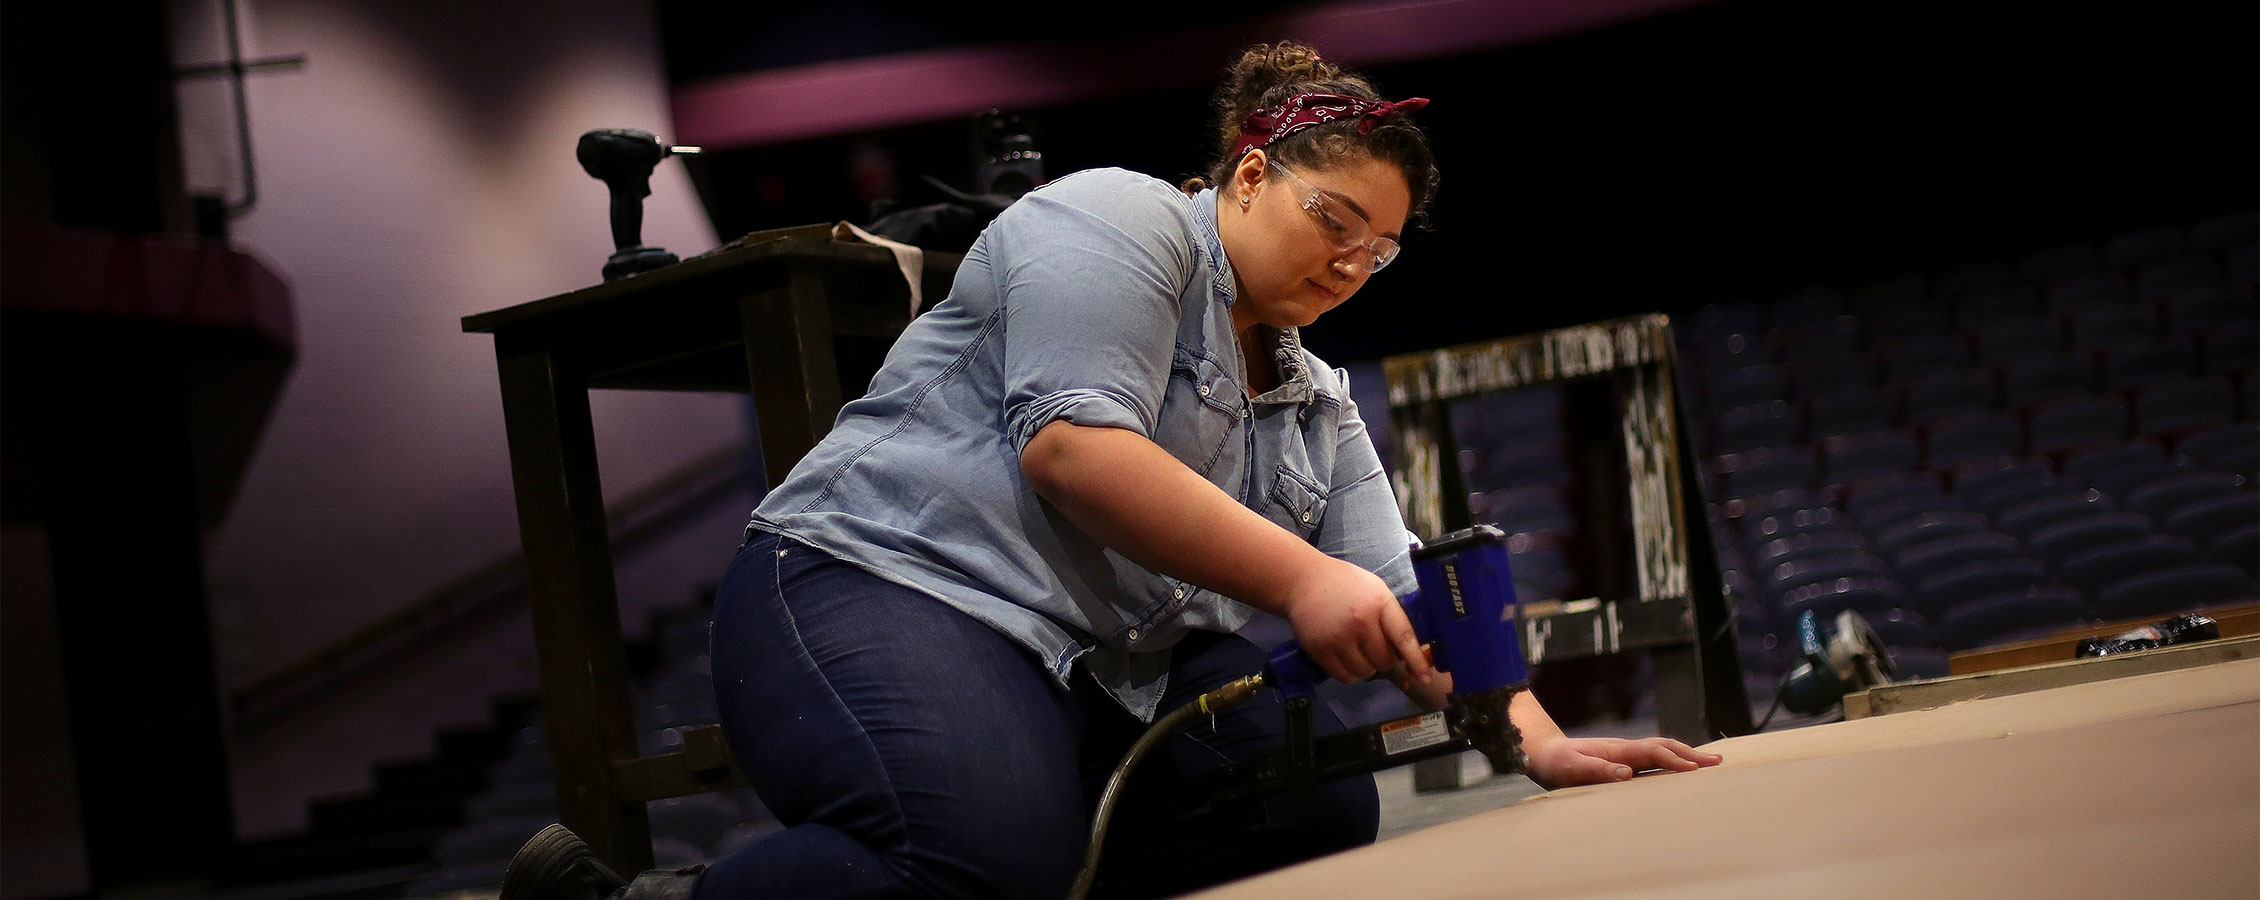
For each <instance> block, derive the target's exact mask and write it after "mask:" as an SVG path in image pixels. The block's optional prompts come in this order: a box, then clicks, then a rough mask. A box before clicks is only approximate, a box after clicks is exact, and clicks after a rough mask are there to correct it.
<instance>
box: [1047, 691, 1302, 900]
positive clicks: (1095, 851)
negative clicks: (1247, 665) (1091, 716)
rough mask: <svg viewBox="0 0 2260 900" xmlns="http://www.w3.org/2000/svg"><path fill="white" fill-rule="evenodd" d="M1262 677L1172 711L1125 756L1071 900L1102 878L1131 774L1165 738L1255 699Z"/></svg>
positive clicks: (1102, 800)
mask: <svg viewBox="0 0 2260 900" xmlns="http://www.w3.org/2000/svg"><path fill="white" fill-rule="evenodd" d="M1263 681H1264V678H1263V676H1262V675H1250V676H1248V677H1246V678H1242V679H1240V680H1238V681H1234V682H1231V683H1229V684H1226V685H1225V686H1223V687H1220V688H1217V689H1216V690H1213V691H1210V692H1208V693H1206V694H1202V695H1201V696H1200V697H1199V698H1198V699H1196V700H1194V701H1193V702H1191V703H1187V704H1185V705H1184V706H1180V707H1178V708H1176V709H1175V710H1172V711H1171V712H1170V713H1169V714H1168V715H1166V716H1162V717H1161V718H1160V719H1156V720H1155V721H1154V724H1153V726H1152V727H1149V728H1147V729H1146V733H1145V734H1142V735H1139V736H1138V740H1137V742H1136V743H1133V744H1131V745H1130V750H1129V752H1127V753H1124V754H1122V762H1121V763H1118V764H1116V765H1115V767H1114V774H1112V775H1110V776H1108V777H1107V780H1106V790H1105V791H1103V792H1101V793H1100V794H1099V806H1098V809H1097V811H1095V812H1093V813H1091V843H1090V846H1089V847H1087V848H1086V849H1084V851H1083V870H1082V871H1081V872H1078V873H1076V875H1075V887H1074V888H1072V889H1070V890H1069V891H1068V892H1067V900H1083V897H1084V895H1086V894H1089V893H1090V892H1091V882H1092V881H1093V880H1095V879H1097V878H1098V875H1099V851H1100V850H1101V849H1102V848H1103V846H1104V845H1105V842H1106V826H1107V820H1108V819H1110V818H1112V817H1113V816H1114V804H1115V802H1116V801H1118V800H1120V799H1121V796H1122V785H1123V784H1124V783H1125V782H1127V781H1129V780H1130V770H1131V769H1134V768H1136V767H1137V765H1138V763H1139V762H1140V761H1141V760H1143V759H1145V757H1146V754H1147V753H1149V752H1151V751H1152V750H1153V748H1154V747H1155V746H1156V745H1158V744H1160V743H1161V741H1162V739H1163V738H1166V737H1168V736H1170V735H1171V734H1174V733H1176V731H1177V730H1178V729H1180V728H1183V727H1185V723H1186V722H1188V721H1191V720H1193V719H1197V718H1200V717H1201V716H1208V715H1215V714H1216V713H1217V712H1218V711H1220V710H1224V709H1228V708H1230V707H1233V706H1236V705H1239V703H1240V702H1241V701H1243V700H1246V699H1248V698H1249V697H1253V696H1255V693H1256V688H1259V687H1262V686H1263Z"/></svg>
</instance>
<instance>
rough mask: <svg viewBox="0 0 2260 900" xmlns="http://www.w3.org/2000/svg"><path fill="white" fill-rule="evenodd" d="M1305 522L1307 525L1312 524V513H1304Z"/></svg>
mask: <svg viewBox="0 0 2260 900" xmlns="http://www.w3.org/2000/svg"><path fill="white" fill-rule="evenodd" d="M1303 524H1305V525H1308V524H1310V513H1304V514H1303Z"/></svg>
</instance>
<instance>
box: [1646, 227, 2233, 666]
mask: <svg viewBox="0 0 2260 900" xmlns="http://www.w3.org/2000/svg"><path fill="white" fill-rule="evenodd" d="M2256 259H2260V217H2255V216H2254V215H2253V214H2251V213H2244V214H2239V215H2231V216H2220V217H2214V218H2210V219H2207V220H2204V221H2201V222H2197V223H2194V224H2192V225H2191V226H2190V227H2188V228H2164V229H2147V230H2144V231H2138V232H2128V233H2125V234H2120V235H2115V236H2112V237H2110V238H2107V239H2105V240H2103V241H2100V242H2097V243H2094V244H2078V245H2069V246H2063V247H2053V248H2049V249H2046V250H2042V251H2038V252H2035V253H2031V254H2027V255H2024V256H2023V257H2020V258H2017V259H2012V260H2001V261H1992V262H1983V263H1976V264H1971V265H1967V266H1960V267H1956V268H1954V269H1949V270H1945V271H1941V272H1936V273H1929V274H1927V275H1915V276H1907V277H1901V278H1894V279H1890V280H1887V281H1882V282H1871V283H1868V284H1865V285H1860V286H1857V287H1853V288H1851V289H1849V290H1843V289H1833V288H1826V287H1822V288H1813V289H1808V290H1804V291H1799V292H1797V293H1794V294H1790V295H1787V296H1784V297H1781V298H1778V299H1776V300H1775V301H1773V302H1771V303H1765V304H1757V303H1752V304H1739V305H1731V306H1723V305H1722V306H1716V307H1711V308H1707V309H1705V310H1703V311H1701V312H1700V313H1699V314H1697V315H1695V316H1693V317H1690V318H1688V319H1686V320H1684V321H1682V322H1681V323H1679V331H1678V336H1679V343H1680V351H1681V361H1682V366H1681V375H1682V378H1681V383H1682V386H1683V390H1684V391H1685V396H1686V397H1687V400H1688V408H1689V410H1690V412H1691V415H1692V417H1693V419H1692V421H1691V423H1690V427H1691V428H1692V429H1693V436H1694V438H1695V440H1696V443H1697V445H1698V453H1699V455H1700V456H1701V457H1702V459H1703V464H1702V466H1701V470H1702V477H1703V480H1704V484H1703V488H1704V491H1705V495H1706V496H1707V497H1708V498H1709V499H1710V500H1711V505H1712V530H1713V533H1714V536H1715V538H1716V541H1715V542H1716V544H1717V546H1718V549H1719V561H1720V565H1721V568H1722V570H1723V571H1724V572H1725V574H1726V576H1727V579H1728V583H1729V588H1730V591H1731V592H1732V593H1733V595H1734V597H1735V598H1736V603H1737V607H1738V620H1739V622H1740V625H1741V629H1742V633H1743V637H1744V650H1745V662H1746V663H1748V664H1749V665H1751V666H1752V667H1759V668H1770V669H1778V668H1779V667H1781V666H1785V665H1788V664H1790V663H1792V662H1794V660H1791V659H1789V658H1788V656H1789V655H1788V653H1787V652H1786V651H1785V648H1784V645H1785V644H1786V643H1788V641H1789V639H1790V638H1791V637H1792V632H1791V629H1793V628H1794V622H1795V619H1796V617H1797V616H1798V615H1800V614H1801V613H1803V612H1806V611H1812V612H1815V613H1816V614H1819V615H1821V616H1822V617H1823V618H1824V620H1825V619H1826V618H1827V617H1830V616H1833V615H1834V614H1835V612H1836V611H1838V610H1843V609H1854V610H1858V611H1860V612H1861V613H1862V614H1863V615H1865V616H1866V617H1867V618H1868V619H1869V621H1870V622H1871V623H1873V624H1875V625H1876V626H1877V628H1878V631H1879V632H1880V633H1881V634H1882V636H1883V637H1884V639H1885V641H1886V642H1887V643H1889V644H1891V645H1893V646H1894V648H1895V655H1897V656H1898V657H1900V660H1901V663H1902V669H1903V671H1905V670H1912V671H1913V672H1914V674H1941V673H1943V671H1944V655H1945V654H1946V653H1947V652H1951V651H1955V650H1962V649H1968V648H1971V647H1976V646H1982V645H1986V644H1994V643H2001V642H2005V641H2009V640H2014V639H2017V638H2020V637H2027V636H2032V635H2037V634H2045V633H2054V632H2059V631H2061V630H2063V629H2065V628H2068V627H2071V626H2073V625H2075V624H2079V623H2085V622H2095V621H2117V620H2124V619H2134V618H2142V617H2148V616H2154V615H2163V614H2166V613H2169V612H2174V611H2178V610H2182V609H2188V608H2192V607H2199V606H2204V605H2208V604H2220V603H2234V602H2242V601H2249V600H2251V599H2254V598H2255V597H2260V584H2256V583H2255V581H2254V576H2255V574H2260V494H2256V493H2255V492H2254V483H2255V480H2256V477H2260V472H2256V469H2260V417H2256V414H2255V398H2256V394H2260V389H2256V386H2255V370H2256V369H2260V351H2256V344H2260V301H2256V300H2255V287H2254V286H2255V282H2256V281H2260V273H2256V272H2255V260H2256Z"/></svg>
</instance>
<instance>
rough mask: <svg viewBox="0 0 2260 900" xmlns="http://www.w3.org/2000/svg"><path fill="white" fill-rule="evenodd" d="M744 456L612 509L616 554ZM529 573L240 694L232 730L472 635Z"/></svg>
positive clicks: (448, 596)
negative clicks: (403, 656)
mask: <svg viewBox="0 0 2260 900" xmlns="http://www.w3.org/2000/svg"><path fill="white" fill-rule="evenodd" d="M746 450H747V445H746V444H744V443H738V444H734V445H731V446H729V447H725V448H723V449H720V450H716V451H714V452H712V453H708V454H706V455H703V456H700V457H698V458H696V459H693V460H691V461H690V462H687V463H684V464H683V465H681V466H679V467H676V468H675V469H674V470H672V471H670V472H669V473H667V474H666V475H664V476H662V477H660V478H659V479H658V480H656V481H654V482H652V483H651V484H649V485H646V486H644V487H643V488H641V489H639V490H636V491H634V492H631V493H629V494H628V495H627V496H625V497H623V498H621V499H620V501H619V502H618V503H615V504H611V507H610V509H609V510H607V512H606V514H605V523H606V526H607V529H606V530H607V531H609V532H610V533H611V535H612V544H613V549H614V553H615V555H617V554H618V553H619V551H620V550H621V549H622V548H626V547H630V546H634V545H635V544H638V543H640V542H642V541H643V540H644V539H646V538H649V537H650V536H652V535H653V534H655V533H657V532H658V531H659V530H660V528H661V526H663V525H664V524H666V523H667V522H669V521H672V520H674V519H675V518H676V517H677V516H678V515H679V514H681V513H684V512H687V511H689V510H690V509H691V508H694V507H696V506H697V505H698V504H700V503H702V502H706V501H708V500H710V499H712V498H713V497H714V496H715V494H716V493H717V492H719V491H721V490H723V489H725V488H726V487H727V486H728V485H729V484H731V483H733V482H734V481H736V480H738V479H742V478H744V477H746V469H745V454H746ZM526 574H527V573H526V557H525V554H524V553H522V552H519V553H511V554H509V555H508V556H505V557H503V558H501V559H498V560H495V561H494V562H492V563H489V564H487V565H484V566H481V567H479V568H478V569H476V570H474V571H472V572H471V573H469V574H466V575H464V576H462V577H460V578H457V579H455V580H453V581H450V582H448V583H447V584H445V585H442V586H440V587H439V588H437V589H434V590H433V591H432V592H431V593H429V594H427V595H425V597H424V599H422V600H419V601H417V602H415V603H412V604H410V605H408V606H406V607H404V608H402V609H400V610H398V611H395V612H393V613H391V614H389V615H386V616H385V617H383V618H381V619H378V620H377V621H375V622H372V623H370V624H368V625H366V626H363V627H362V628H360V629H358V630H355V631H354V632H353V633H352V634H349V635H346V636H345V637H342V638H339V639H338V640H335V641H332V642H330V643H329V644H328V645H326V646H324V647H322V648H321V649H319V650H316V651H314V652H313V653H310V654H308V655H307V656H305V657H304V658H302V659H300V660H299V661H298V662H294V663H292V664H290V665H288V666H285V667H283V668H281V669H279V670H276V671H275V672H272V673H269V674H267V675H263V676H260V677H259V678H257V679H254V680H252V681H251V683H249V684H246V685H244V686H243V687H240V688H237V689H236V690H234V691H232V692H230V694H229V697H228V703H229V708H230V709H231V711H232V712H233V717H232V730H233V732H234V733H235V734H236V735H237V736H238V737H241V736H245V735H249V734H255V733H257V732H259V731H262V730H264V729H267V728H270V727H273V726H274V725H276V724H278V723H280V722H281V721H282V720H283V719H284V718H286V717H287V716H288V715H289V714H290V713H292V712H296V711H298V710H300V709H303V708H305V707H307V706H310V705H313V704H314V703H316V702H318V701H320V700H321V699H323V698H326V697H331V696H335V695H336V694H338V693H339V690H338V688H339V687H340V686H341V685H343V684H345V683H346V682H349V681H351V680H354V679H356V678H358V677H360V676H362V675H365V674H367V673H368V672H370V671H373V670H374V669H376V668H377V667H379V666H381V665H383V664H384V663H387V662H389V661H392V660H394V659H396V658H398V657H399V656H400V655H401V654H403V653H405V652H408V651H410V650H414V649H426V648H429V647H430V646H432V644H433V643H434V642H435V641H438V640H444V639H445V638H446V637H447V636H449V635H460V634H465V633H468V632H470V631H471V630H472V629H469V628H467V627H465V626H466V625H468V624H470V623H473V622H475V621H477V620H479V619H481V618H483V617H486V616H489V615H493V614H496V613H499V612H503V611H505V610H509V609H516V608H519V607H522V606H523V604H524V603H525V599H526V593H525V584H526Z"/></svg>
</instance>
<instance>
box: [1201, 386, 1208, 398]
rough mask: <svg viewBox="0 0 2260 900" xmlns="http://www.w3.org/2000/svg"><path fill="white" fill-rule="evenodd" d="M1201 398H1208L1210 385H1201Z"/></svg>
mask: <svg viewBox="0 0 2260 900" xmlns="http://www.w3.org/2000/svg"><path fill="white" fill-rule="evenodd" d="M1201 396H1203V397H1206V396H1208V385H1205V384H1204V385H1201Z"/></svg>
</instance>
